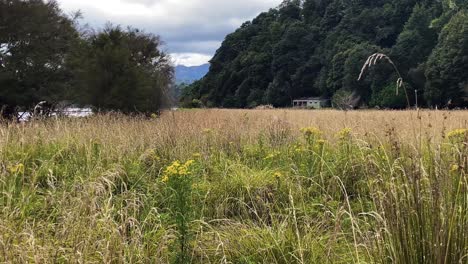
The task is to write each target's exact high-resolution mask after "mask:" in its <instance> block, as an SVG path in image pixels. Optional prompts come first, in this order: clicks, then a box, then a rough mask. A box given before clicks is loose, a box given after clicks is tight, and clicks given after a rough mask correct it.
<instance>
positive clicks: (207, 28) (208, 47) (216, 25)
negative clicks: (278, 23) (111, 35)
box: [59, 0, 282, 55]
mask: <svg viewBox="0 0 468 264" xmlns="http://www.w3.org/2000/svg"><path fill="white" fill-rule="evenodd" d="M72 1H73V0H59V2H62V3H65V2H72ZM96 1H99V0H96ZM122 1H123V2H126V3H129V4H137V5H142V6H144V7H145V10H149V11H150V14H153V13H154V15H145V16H137V15H122V14H119V15H116V14H113V13H112V12H108V11H106V10H100V9H97V8H93V7H91V5H89V4H88V5H83V7H81V6H80V5H79V4H77V3H76V2H75V3H74V5H75V6H79V7H80V9H81V10H82V12H83V15H84V22H88V23H89V24H90V25H91V26H92V27H94V28H96V27H102V26H103V25H104V24H105V23H106V22H112V23H113V24H118V25H122V26H128V25H130V26H133V27H137V28H140V29H143V30H145V31H146V32H151V33H154V34H158V35H160V36H161V37H162V40H163V41H164V42H165V43H166V47H167V50H168V52H171V53H199V54H205V55H213V54H214V52H215V51H216V49H217V48H218V47H219V45H220V43H221V41H222V40H223V39H224V37H225V36H226V34H228V33H230V32H232V31H233V30H235V29H236V28H237V27H238V26H240V25H241V24H242V23H243V22H245V21H247V20H250V19H252V18H253V17H255V16H256V15H257V14H259V13H260V12H262V11H267V10H268V9H269V8H273V7H275V6H277V5H278V4H279V3H280V2H281V1H282V0H122ZM122 1H121V2H122ZM109 9H112V7H109ZM69 11H72V10H69Z"/></svg>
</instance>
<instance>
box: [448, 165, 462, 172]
mask: <svg viewBox="0 0 468 264" xmlns="http://www.w3.org/2000/svg"><path fill="white" fill-rule="evenodd" d="M459 169H460V167H459V166H458V165H457V164H453V165H452V166H450V172H457V171H458V170H459Z"/></svg>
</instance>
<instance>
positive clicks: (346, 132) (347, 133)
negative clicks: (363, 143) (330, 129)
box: [336, 127, 352, 140]
mask: <svg viewBox="0 0 468 264" xmlns="http://www.w3.org/2000/svg"><path fill="white" fill-rule="evenodd" d="M351 132H352V130H351V128H349V127H346V128H343V129H341V130H340V131H339V132H338V133H337V134H336V136H337V137H338V138H339V139H340V140H346V139H349V138H350V137H351Z"/></svg>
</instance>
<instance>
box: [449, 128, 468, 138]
mask: <svg viewBox="0 0 468 264" xmlns="http://www.w3.org/2000/svg"><path fill="white" fill-rule="evenodd" d="M466 136H468V129H465V128H460V129H455V130H453V131H450V132H449V133H448V134H447V138H449V139H459V138H463V137H466Z"/></svg>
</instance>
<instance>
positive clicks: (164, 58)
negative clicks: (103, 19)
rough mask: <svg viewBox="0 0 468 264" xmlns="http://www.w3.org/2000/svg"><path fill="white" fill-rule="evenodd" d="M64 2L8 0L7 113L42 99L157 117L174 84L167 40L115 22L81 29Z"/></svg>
mask: <svg viewBox="0 0 468 264" xmlns="http://www.w3.org/2000/svg"><path fill="white" fill-rule="evenodd" d="M80 18H81V14H80V13H75V14H73V15H67V14H65V13H64V12H63V11H62V10H61V9H60V7H59V5H58V3H57V2H56V1H43V0H0V112H1V114H2V116H3V117H6V118H12V117H13V116H14V115H15V113H16V112H18V111H29V110H31V109H32V108H33V107H34V105H35V104H37V103H39V102H41V101H48V102H50V103H59V102H69V103H73V104H77V105H86V106H91V107H93V109H95V110H99V111H120V112H124V113H135V112H137V113H151V112H155V111H157V110H158V109H160V107H161V106H162V104H163V103H164V102H165V99H166V96H167V95H168V92H167V91H168V88H169V87H170V86H171V84H172V83H173V80H172V79H173V66H172V65H171V62H170V57H169V56H168V54H166V53H164V52H163V51H162V50H161V40H160V37H159V36H156V35H153V34H148V33H145V32H143V31H141V30H138V29H136V28H130V27H129V28H122V27H120V26H114V25H111V24H108V25H106V27H105V28H104V29H102V30H94V29H90V28H89V27H85V26H80V24H79V23H78V22H79V19H80Z"/></svg>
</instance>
